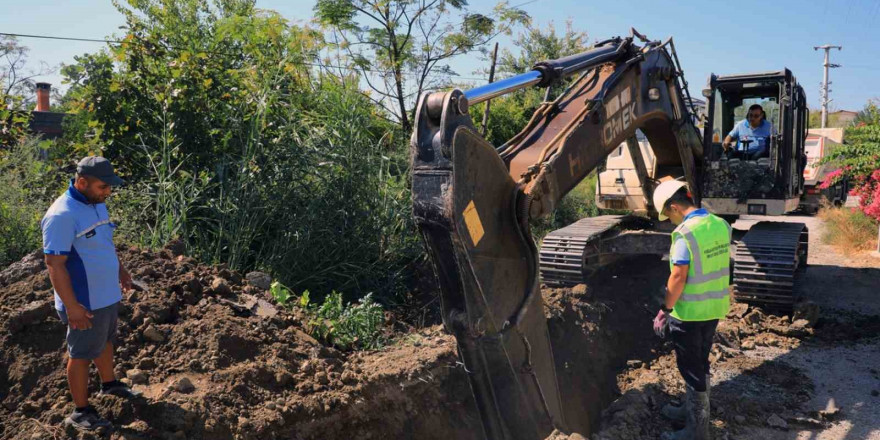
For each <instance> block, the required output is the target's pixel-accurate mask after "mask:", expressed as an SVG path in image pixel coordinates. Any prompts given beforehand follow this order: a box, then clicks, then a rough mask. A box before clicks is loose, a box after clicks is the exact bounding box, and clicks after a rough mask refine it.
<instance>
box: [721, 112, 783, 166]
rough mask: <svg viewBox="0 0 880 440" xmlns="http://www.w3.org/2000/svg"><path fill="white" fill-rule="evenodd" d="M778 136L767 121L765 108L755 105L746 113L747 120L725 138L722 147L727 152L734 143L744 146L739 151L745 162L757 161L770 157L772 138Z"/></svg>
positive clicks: (735, 127) (741, 122) (774, 128)
mask: <svg viewBox="0 0 880 440" xmlns="http://www.w3.org/2000/svg"><path fill="white" fill-rule="evenodd" d="M774 134H776V127H774V126H773V124H772V123H770V121H768V120H767V115H766V113H764V107H761V106H760V105H758V104H753V105H751V106H750V107H749V111H748V113H746V119H743V120H742V121H740V122H739V123H738V124H736V126H734V127H733V130H731V131H730V133H729V134H728V135H727V136H726V137H725V138H724V142H722V143H721V147H722V148H724V151H725V152H726V151H727V150H729V149H730V148H731V146H732V145H733V143H734V141H736V142H737V143H739V144H740V145H743V146H744V147H743V149H742V150H739V151H740V153H741V154H742V158H743V159H745V160H757V159H758V158H760V157H764V156H769V155H770V136H772V135H774Z"/></svg>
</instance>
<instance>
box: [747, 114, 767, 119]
mask: <svg viewBox="0 0 880 440" xmlns="http://www.w3.org/2000/svg"><path fill="white" fill-rule="evenodd" d="M762 116H764V115H762V114H761V113H749V119H758V118H760V117H762Z"/></svg>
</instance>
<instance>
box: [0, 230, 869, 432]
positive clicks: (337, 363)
mask: <svg viewBox="0 0 880 440" xmlns="http://www.w3.org/2000/svg"><path fill="white" fill-rule="evenodd" d="M810 227H811V232H812V231H817V230H819V228H820V225H812V224H811V225H810ZM816 235H818V234H816ZM813 250H821V252H814V253H812V254H811V256H810V263H811V266H810V268H808V270H807V278H806V279H807V280H808V281H809V282H807V283H804V285H803V286H802V287H801V288H802V290H803V293H804V294H805V295H804V296H805V298H806V299H809V300H812V301H814V303H806V305H804V306H801V307H799V308H798V311H797V313H796V314H795V316H791V317H789V316H774V315H768V314H765V313H764V312H763V311H762V310H760V309H758V308H753V307H748V306H746V305H738V304H734V305H733V307H732V309H731V312H730V314H729V315H728V319H727V320H724V321H722V323H721V324H720V325H719V328H718V333H717V335H716V340H715V345H714V348H713V352H712V355H711V361H712V371H713V379H712V380H713V383H714V387H713V390H712V397H711V401H712V426H713V427H712V429H713V434H714V436H713V438H715V439H720V440H725V439H754V438H764V439H771V440H777V439H778V440H795V439H797V440H801V439H804V440H806V439H816V440H850V439H853V440H855V439H871V440H874V439H878V440H880V425H878V422H877V420H880V412H878V409H877V408H880V405H878V403H880V373H878V372H877V370H878V369H880V368H877V367H876V365H878V362H880V350H878V346H880V337H878V335H880V314H878V313H875V311H876V310H877V309H876V301H877V299H878V297H877V295H878V293H877V292H880V290H877V286H878V285H880V281H877V280H880V268H878V266H880V264H877V265H872V266H870V267H864V266H853V267H849V266H851V265H850V263H846V262H847V261H850V260H846V259H843V256H839V255H838V256H835V254H834V253H833V251H831V250H828V249H823V248H822V247H821V244H820V243H817V242H814V238H813V237H812V236H811V251H813ZM119 254H120V258H121V259H122V260H123V262H124V263H125V264H126V266H127V267H129V268H130V270H131V272H132V273H133V274H134V275H135V278H136V279H139V280H140V281H142V284H143V285H144V287H145V290H143V291H136V292H131V293H127V294H126V295H125V296H126V297H125V300H124V307H122V311H121V316H120V324H119V340H118V342H119V343H118V348H117V374H118V376H119V377H125V378H126V379H125V380H129V381H130V382H132V383H133V386H134V388H135V389H136V390H140V391H142V392H143V393H144V397H143V398H141V399H138V400H135V401H125V400H122V399H119V398H116V397H113V396H103V397H93V398H92V403H93V404H94V405H95V406H96V407H98V409H99V411H101V412H102V414H105V415H107V416H109V418H110V419H111V420H112V421H113V422H114V423H115V425H116V428H115V429H114V430H113V431H112V432H109V433H107V434H106V435H104V436H102V437H101V438H111V439H148V438H150V439H152V438H159V439H184V438H192V439H228V438H236V439H257V438H259V439H273V438H279V439H280V438H284V439H350V438H366V439H370V438H373V439H380V438H381V439H398V438H399V439H449V438H455V439H481V438H483V434H482V428H481V425H480V421H479V417H478V415H477V412H476V409H475V407H474V405H473V402H472V397H471V392H470V388H469V385H468V382H467V373H466V371H465V370H464V368H463V366H462V365H461V364H460V363H459V362H458V359H457V356H456V348H455V341H454V340H453V338H452V337H451V336H449V335H448V334H446V333H445V332H444V331H443V330H442V328H440V327H439V326H428V327H423V328H420V329H415V330H413V329H411V328H410V329H408V330H407V328H406V327H405V326H403V325H399V322H398V324H392V322H394V320H393V319H389V320H388V322H389V324H388V326H387V329H386V332H387V334H388V337H389V339H390V341H391V342H390V343H389V344H388V345H387V346H386V347H385V348H383V349H380V350H375V351H366V352H342V351H338V350H336V349H333V348H331V347H326V346H324V345H322V344H321V343H320V342H319V341H317V340H315V339H313V338H312V337H311V336H309V335H308V334H307V333H306V328H305V326H304V325H303V320H304V319H305V318H304V317H303V316H300V315H299V314H298V313H297V312H296V311H295V310H293V311H290V310H286V309H276V308H275V307H273V306H272V305H271V304H270V303H271V297H270V295H269V294H268V293H267V292H266V291H264V290H262V289H260V288H259V287H257V286H256V285H251V284H250V282H249V281H247V280H245V279H243V277H242V276H241V275H240V274H238V273H235V272H234V271H230V270H228V269H225V268H223V267H207V266H202V265H199V264H197V263H196V262H195V261H194V260H193V259H191V258H188V257H186V256H181V255H179V254H178V253H177V252H175V251H174V249H166V250H163V251H160V252H156V253H154V252H147V251H141V250H138V249H128V248H120V249H119ZM41 261H42V257H41V256H40V255H36V254H35V255H33V256H30V257H28V258H25V259H24V260H22V261H21V262H19V263H16V264H14V265H12V266H10V267H8V268H7V269H5V270H3V271H0V298H2V301H0V304H2V305H0V439H3V440H5V439H43V438H53V439H57V438H81V439H86V438H96V437H95V436H91V435H84V434H81V433H77V432H74V431H71V430H67V429H64V428H63V427H62V425H61V421H62V419H63V418H64V417H65V416H66V415H67V414H68V413H69V412H70V411H71V409H72V403H71V402H70V398H69V397H68V396H69V393H68V391H67V389H66V378H65V374H64V367H63V366H64V363H65V362H66V351H65V347H64V331H65V329H64V327H63V326H62V325H61V323H60V321H59V320H58V318H57V316H56V315H55V312H54V310H53V307H52V300H51V286H50V283H49V280H48V276H47V274H46V272H45V270H44V266H43V265H42V262H41ZM667 264H668V263H664V262H661V261H658V260H657V259H656V258H652V257H646V258H637V259H629V260H623V261H621V262H618V263H616V264H614V265H613V266H611V267H608V268H606V269H605V270H603V271H601V272H599V273H598V274H597V275H595V276H593V277H592V278H590V279H589V280H588V281H587V284H586V285H579V286H576V287H574V288H571V289H544V290H543V292H542V293H543V297H544V302H545V314H546V316H547V319H548V329H549V333H550V336H551V341H552V344H553V352H554V358H555V363H556V367H557V377H558V380H559V387H560V390H561V393H562V399H563V407H564V408H565V411H566V412H565V422H566V426H565V433H563V432H557V433H554V434H553V435H552V436H551V437H550V438H553V439H570V440H582V439H584V438H590V439H591V440H623V439H655V438H659V436H660V433H661V432H663V431H668V430H671V429H672V428H673V425H672V424H671V423H670V422H669V421H666V420H664V419H662V418H661V417H660V416H659V409H660V407H662V405H664V404H665V403H667V402H671V401H675V400H677V399H679V398H680V397H681V395H682V393H683V392H684V384H683V381H682V380H681V378H680V376H679V374H678V371H677V369H676V367H675V359H674V355H673V354H672V350H671V346H670V345H669V342H666V341H661V340H660V339H658V338H657V337H656V336H654V334H653V332H652V330H651V319H652V318H653V315H654V313H655V312H656V310H657V308H658V306H659V303H660V293H659V291H660V287H661V286H662V284H663V283H664V282H665V280H666V277H667V276H668V266H667ZM829 271H833V273H832V275H833V277H832V278H833V280H834V281H833V283H832V282H831V279H832V278H829V275H828V274H829V273H830V272H829ZM256 284H260V285H262V286H263V287H265V284H261V283H256ZM816 304H818V305H816ZM834 306H839V308H835V307H834ZM820 307H821V309H820ZM432 313H433V312H432ZM400 316H403V314H401V315H400ZM92 377H93V379H92V382H93V383H92V387H91V388H92V391H95V390H96V385H97V374H96V373H94V372H93V376H92ZM569 434H570V435H569Z"/></svg>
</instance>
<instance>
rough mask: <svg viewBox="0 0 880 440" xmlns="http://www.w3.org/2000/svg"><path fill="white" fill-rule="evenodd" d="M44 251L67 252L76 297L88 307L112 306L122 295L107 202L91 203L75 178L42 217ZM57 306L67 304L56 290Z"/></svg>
mask: <svg viewBox="0 0 880 440" xmlns="http://www.w3.org/2000/svg"><path fill="white" fill-rule="evenodd" d="M40 227H41V228H42V230H43V252H44V253H45V254H48V255H67V262H66V266H67V272H68V273H69V274H70V283H71V284H72V285H73V291H74V293H75V294H76V300H77V301H79V303H80V304H82V305H83V307H85V308H86V309H88V310H97V309H101V308H104V307H107V306H111V305H113V304H115V303H117V302H119V301H120V300H121V299H122V290H121V288H120V287H119V259H118V258H117V256H116V247H115V246H114V245H113V230H114V229H115V228H116V225H115V224H113V223H112V222H110V216H109V215H108V214H107V206H106V205H105V204H103V203H98V204H92V203H89V201H88V199H86V197H85V196H84V195H82V193H80V192H79V191H78V190H77V189H76V188H74V187H73V181H71V182H70V187H69V188H68V189H67V191H65V192H64V194H62V195H61V197H58V198H57V199H56V200H55V202H54V203H52V206H51V207H49V210H48V211H46V215H45V216H43V220H42V221H41V222H40ZM55 308H56V309H58V310H61V311H64V304H63V303H62V302H61V298H60V297H59V296H58V292H55Z"/></svg>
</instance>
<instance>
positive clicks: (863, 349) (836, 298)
mask: <svg viewBox="0 0 880 440" xmlns="http://www.w3.org/2000/svg"><path fill="white" fill-rule="evenodd" d="M780 219H781V218H780V217H743V218H741V219H740V220H739V221H737V222H736V223H735V224H734V228H735V229H747V227H748V226H749V225H750V224H753V223H754V222H756V221H761V220H769V221H780ZM782 219H783V220H784V221H786V222H803V223H805V224H806V225H807V227H808V228H809V230H810V254H809V260H808V261H809V267H808V268H807V272H806V275H805V277H804V279H803V282H802V283H801V284H800V286H799V291H800V293H801V294H802V295H803V296H804V298H805V299H808V300H810V301H813V302H815V303H816V304H818V305H819V306H820V307H821V310H822V316H823V317H825V318H830V319H837V320H840V321H844V322H846V321H852V320H854V319H863V320H864V319H869V320H871V319H880V258H878V257H877V256H876V254H872V253H863V254H858V255H842V254H841V253H839V252H838V251H837V250H836V249H835V248H833V247H831V246H829V245H826V244H824V243H822V242H821V235H822V230H823V222H822V221H821V220H820V219H818V218H816V217H805V216H787V217H784V218H782ZM746 353H748V355H749V356H755V357H757V358H764V359H767V360H771V359H772V360H776V361H782V362H785V363H787V364H789V365H791V366H793V367H796V368H798V369H800V370H801V371H802V372H803V373H804V374H805V375H806V376H807V377H808V378H810V379H811V380H812V381H813V384H814V387H815V392H814V393H813V396H812V398H811V400H810V401H809V402H807V403H806V404H805V405H804V410H805V411H820V410H824V409H826V408H828V407H830V406H836V407H838V408H840V413H841V414H840V416H839V419H838V420H836V421H835V422H834V423H832V424H831V426H829V427H827V428H825V429H799V428H790V429H789V430H788V431H781V430H778V429H770V428H755V429H752V430H749V431H748V432H746V433H744V435H742V436H737V437H736V438H743V439H752V438H755V439H757V438H760V439H765V440H776V439H779V440H783V439H784V440H794V439H796V440H880V395H878V394H880V372H878V370H880V335H876V334H875V335H863V337H861V338H859V339H858V340H857V341H855V342H854V341H841V342H840V343H839V345H837V346H836V347H834V348H828V347H827V346H822V347H815V346H801V347H799V348H797V349H793V350H787V349H781V348H777V347H760V348H759V349H757V350H753V351H748V352H746Z"/></svg>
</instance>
